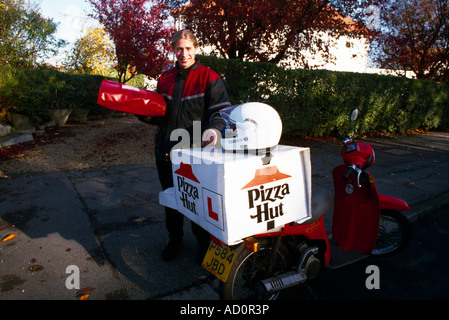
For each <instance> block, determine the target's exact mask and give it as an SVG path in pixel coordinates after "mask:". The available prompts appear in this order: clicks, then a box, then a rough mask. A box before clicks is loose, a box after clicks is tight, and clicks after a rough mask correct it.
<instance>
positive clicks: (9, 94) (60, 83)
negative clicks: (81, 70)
mask: <svg viewBox="0 0 449 320" xmlns="http://www.w3.org/2000/svg"><path fill="white" fill-rule="evenodd" d="M0 73H1V74H0V110H1V109H6V111H9V112H16V113H21V114H25V115H27V116H29V117H30V118H31V119H32V120H33V122H34V123H36V124H38V123H41V122H42V121H45V120H47V119H46V118H47V110H49V109H57V108H87V109H90V110H95V111H98V110H99V106H98V105H97V103H96V102H97V97H98V90H99V89H100V84H101V81H102V80H103V79H104V77H103V76H92V75H78V74H77V75H75V74H70V73H65V72H58V71H56V70H53V69H14V68H10V67H1V68H0ZM0 120H1V119H0Z"/></svg>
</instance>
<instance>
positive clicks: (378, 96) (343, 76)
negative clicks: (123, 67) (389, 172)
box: [0, 56, 449, 136]
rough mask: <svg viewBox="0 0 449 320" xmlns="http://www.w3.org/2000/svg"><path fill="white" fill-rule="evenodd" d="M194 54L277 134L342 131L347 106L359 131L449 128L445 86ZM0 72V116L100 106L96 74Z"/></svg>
mask: <svg viewBox="0 0 449 320" xmlns="http://www.w3.org/2000/svg"><path fill="white" fill-rule="evenodd" d="M199 59H200V61H201V63H203V64H204V65H207V66H209V67H211V68H212V69H213V70H215V71H217V72H218V73H219V74H220V75H221V76H222V78H223V80H224V81H225V84H226V88H227V91H228V94H229V96H230V98H231V102H232V103H233V104H238V103H241V102H247V101H266V102H267V103H268V104H270V105H271V106H273V107H274V108H276V109H277V110H278V112H279V114H280V115H281V118H282V121H283V126H284V134H288V135H295V136H323V135H327V134H330V133H332V132H334V131H336V130H340V131H342V132H348V131H350V130H351V128H352V125H351V124H350V123H349V122H348V118H349V114H350V112H351V110H352V109H353V108H359V109H360V111H361V117H360V120H359V122H358V133H359V134H369V133H373V132H382V133H397V132H401V133H403V132H407V131H410V130H416V129H424V130H429V129H436V128H448V127H449V85H447V84H441V83H437V82H432V81H428V80H412V79H406V78H400V77H394V76H381V75H373V74H363V73H349V72H333V71H326V70H289V69H284V68H280V67H277V66H275V65H273V64H270V63H254V62H242V61H239V60H226V59H219V58H215V57H206V56H202V57H199ZM0 73H1V74H0V115H1V110H2V109H6V110H7V111H10V112H19V113H25V114H27V115H29V116H30V117H31V118H32V119H33V120H34V121H35V122H39V121H42V120H43V119H44V118H45V117H46V113H47V110H48V109H49V108H56V106H59V107H70V108H89V109H91V110H94V111H98V110H99V108H100V107H99V106H98V105H97V104H96V101H97V96H98V90H99V88H100V83H101V81H102V80H103V79H104V77H103V76H92V75H74V74H69V73H64V72H58V71H55V70H53V69H33V70H28V69H11V68H8V67H1V68H0ZM0 121H1V119H0Z"/></svg>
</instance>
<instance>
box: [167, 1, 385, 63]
mask: <svg viewBox="0 0 449 320" xmlns="http://www.w3.org/2000/svg"><path fill="white" fill-rule="evenodd" d="M166 2H168V3H169V4H170V6H171V7H172V8H173V11H174V15H175V17H177V19H180V20H182V22H183V23H184V24H185V26H186V27H187V28H189V29H192V30H193V31H194V32H195V34H196V36H197V37H198V39H199V42H200V45H201V46H204V45H210V46H212V47H213V52H212V53H213V54H215V55H219V56H221V57H224V58H229V59H240V60H255V61H264V62H272V63H279V62H280V61H281V60H283V59H287V58H288V59H290V61H292V62H297V63H299V65H302V66H303V67H313V66H308V65H307V64H306V63H305V61H306V57H305V56H303V51H302V49H308V50H309V51H311V52H313V53H314V54H321V55H323V56H325V57H326V59H327V58H329V56H328V54H329V50H328V49H329V42H328V41H327V40H326V37H321V36H319V31H325V32H327V34H328V35H329V36H330V37H334V38H338V37H339V36H341V35H343V34H344V35H349V36H351V37H360V36H362V35H363V36H366V37H369V36H370V35H371V30H369V29H368V28H366V27H365V26H364V25H363V22H365V21H366V18H367V13H366V8H367V7H368V6H370V5H373V4H380V3H382V2H383V1H381V0H379V1H374V0H358V1H356V0H346V1H338V0H192V1H190V2H189V3H188V4H186V1H182V0H166ZM348 15H349V16H350V17H351V18H348ZM327 39H329V38H327Z"/></svg>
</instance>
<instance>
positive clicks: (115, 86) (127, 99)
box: [97, 80, 166, 117]
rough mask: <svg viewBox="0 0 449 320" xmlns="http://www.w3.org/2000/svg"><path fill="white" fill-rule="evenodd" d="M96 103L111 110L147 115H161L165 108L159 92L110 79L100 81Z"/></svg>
mask: <svg viewBox="0 0 449 320" xmlns="http://www.w3.org/2000/svg"><path fill="white" fill-rule="evenodd" d="M97 103H98V104H99V105H100V106H102V107H105V108H108V109H111V110H116V111H122V112H127V113H132V114H136V115H141V116H149V117H159V116H163V115H164V114H165V109H166V105H165V100H164V97H163V96H162V95H160V94H159V93H157V92H154V91H150V90H145V89H141V88H136V87H133V86H129V85H126V84H123V83H119V82H115V81H111V80H103V81H102V82H101V86H100V91H99V93H98V99H97Z"/></svg>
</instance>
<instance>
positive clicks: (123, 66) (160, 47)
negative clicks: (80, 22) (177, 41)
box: [89, 0, 172, 83]
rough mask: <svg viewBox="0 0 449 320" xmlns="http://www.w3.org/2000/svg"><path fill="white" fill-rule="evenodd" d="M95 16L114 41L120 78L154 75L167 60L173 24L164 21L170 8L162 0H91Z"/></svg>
mask: <svg viewBox="0 0 449 320" xmlns="http://www.w3.org/2000/svg"><path fill="white" fill-rule="evenodd" d="M89 2H90V3H91V4H92V5H93V6H94V11H95V13H94V15H93V16H94V17H95V18H96V19H98V20H99V21H100V23H102V24H103V26H104V28H105V30H106V32H107V33H108V35H109V37H110V38H111V40H112V41H113V42H114V45H115V52H116V56H117V71H118V77H119V81H120V82H122V83H125V82H127V81H129V80H130V79H132V78H133V77H135V76H136V75H137V74H138V73H142V74H145V75H147V76H148V77H150V78H154V77H156V76H157V75H159V74H160V73H161V71H162V70H163V69H164V68H166V66H167V64H168V58H167V57H168V47H169V38H170V36H171V33H172V28H171V27H170V26H167V25H166V24H165V22H166V20H167V18H168V14H169V11H168V10H167V8H166V6H165V5H164V4H163V3H162V2H161V1H159V0H153V1H150V0H89Z"/></svg>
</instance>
